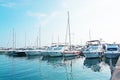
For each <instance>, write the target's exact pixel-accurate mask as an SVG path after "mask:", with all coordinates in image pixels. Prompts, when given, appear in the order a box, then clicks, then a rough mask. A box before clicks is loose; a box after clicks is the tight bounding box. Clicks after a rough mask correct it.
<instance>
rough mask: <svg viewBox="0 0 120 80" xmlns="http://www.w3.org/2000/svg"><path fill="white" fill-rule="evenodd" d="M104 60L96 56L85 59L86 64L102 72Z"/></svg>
mask: <svg viewBox="0 0 120 80" xmlns="http://www.w3.org/2000/svg"><path fill="white" fill-rule="evenodd" d="M101 62H102V59H100V58H95V59H85V60H84V66H86V67H87V68H91V70H93V71H94V72H100V71H101V66H100V63H101Z"/></svg>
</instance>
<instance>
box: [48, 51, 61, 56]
mask: <svg viewBox="0 0 120 80" xmlns="http://www.w3.org/2000/svg"><path fill="white" fill-rule="evenodd" d="M48 54H49V56H50V57H59V56H62V55H63V54H62V53H61V52H48Z"/></svg>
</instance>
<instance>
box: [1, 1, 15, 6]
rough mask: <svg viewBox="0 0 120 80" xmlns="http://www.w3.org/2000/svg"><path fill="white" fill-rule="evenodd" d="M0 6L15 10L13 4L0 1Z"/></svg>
mask: <svg viewBox="0 0 120 80" xmlns="http://www.w3.org/2000/svg"><path fill="white" fill-rule="evenodd" d="M0 6H2V7H7V8H15V6H16V3H15V2H7V1H4V2H3V1H0Z"/></svg>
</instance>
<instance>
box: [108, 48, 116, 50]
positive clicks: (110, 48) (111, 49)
mask: <svg viewBox="0 0 120 80" xmlns="http://www.w3.org/2000/svg"><path fill="white" fill-rule="evenodd" d="M107 51H117V48H107Z"/></svg>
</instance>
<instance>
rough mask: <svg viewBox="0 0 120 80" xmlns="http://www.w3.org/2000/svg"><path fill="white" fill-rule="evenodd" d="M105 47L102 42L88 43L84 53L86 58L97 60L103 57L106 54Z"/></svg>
mask: <svg viewBox="0 0 120 80" xmlns="http://www.w3.org/2000/svg"><path fill="white" fill-rule="evenodd" d="M103 46H104V45H103V44H101V42H100V40H91V41H87V45H86V48H84V50H83V51H82V52H83V54H84V56H85V58H97V57H102V56H103V53H104V47H103Z"/></svg>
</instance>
